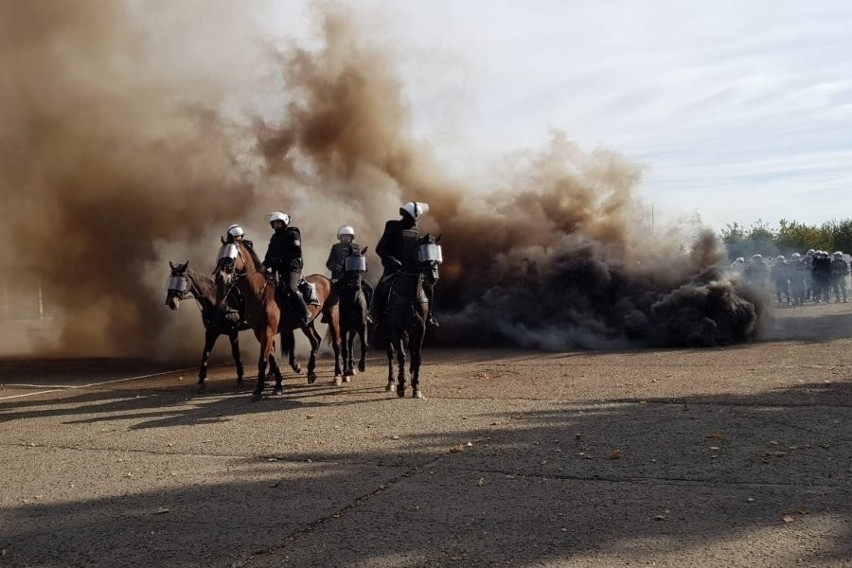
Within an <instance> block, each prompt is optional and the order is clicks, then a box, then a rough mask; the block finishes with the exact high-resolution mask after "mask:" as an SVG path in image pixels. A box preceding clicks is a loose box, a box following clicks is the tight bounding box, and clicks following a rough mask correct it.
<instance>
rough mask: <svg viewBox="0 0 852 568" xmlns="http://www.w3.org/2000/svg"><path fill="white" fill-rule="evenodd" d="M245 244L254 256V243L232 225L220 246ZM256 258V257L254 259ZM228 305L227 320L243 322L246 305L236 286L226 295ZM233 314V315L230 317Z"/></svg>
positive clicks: (237, 227)
mask: <svg viewBox="0 0 852 568" xmlns="http://www.w3.org/2000/svg"><path fill="white" fill-rule="evenodd" d="M240 243H245V244H246V245H248V246H249V250H250V251H251V253H252V255H254V249H253V248H252V247H254V243H252V242H251V241H250V240H248V239H246V238H245V231H243V228H242V227H240V226H239V225H237V224H236V223H234V224H233V225H231V226H230V227H228V230H227V231H225V236H224V237H223V238H222V244H240ZM255 258H256V257H255ZM228 304H229V305H230V306H231V313H230V314H227V315H226V317H227V318H228V319H234V318H239V319H240V320H245V313H246V303H245V300H244V299H243V295H242V294H240V289H239V287H238V286H233V287H232V288H231V290H230V292H229V293H228ZM234 309H236V312H237V313H236V314H233V310H234ZM232 314H233V315H232Z"/></svg>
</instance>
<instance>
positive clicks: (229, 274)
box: [213, 243, 248, 305]
mask: <svg viewBox="0 0 852 568" xmlns="http://www.w3.org/2000/svg"><path fill="white" fill-rule="evenodd" d="M247 256H248V255H247V254H245V252H244V251H243V250H242V245H241V244H240V243H225V244H223V245H222V246H221V248H220V249H219V253H218V254H217V256H216V268H215V269H213V274H214V275H215V280H216V287H217V291H216V304H217V305H222V304H223V303H224V302H225V298H226V297H227V296H228V292H230V290H231V288H232V287H233V286H234V285H235V284H236V281H237V278H238V277H239V276H240V275H243V274H245V273H246V257H247Z"/></svg>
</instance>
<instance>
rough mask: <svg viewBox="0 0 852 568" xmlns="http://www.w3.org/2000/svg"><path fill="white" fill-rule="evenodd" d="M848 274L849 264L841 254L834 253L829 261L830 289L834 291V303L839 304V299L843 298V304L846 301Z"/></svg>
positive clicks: (838, 252)
mask: <svg viewBox="0 0 852 568" xmlns="http://www.w3.org/2000/svg"><path fill="white" fill-rule="evenodd" d="M848 274H849V264H847V262H846V260H845V259H844V258H843V253H842V252H841V251H837V252H835V253H834V259H832V261H831V287H832V289H833V290H834V303H835V304H839V303H840V298H843V303H844V304H845V303H846V302H847V300H846V276H847V275H848Z"/></svg>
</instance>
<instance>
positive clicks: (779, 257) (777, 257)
mask: <svg viewBox="0 0 852 568" xmlns="http://www.w3.org/2000/svg"><path fill="white" fill-rule="evenodd" d="M775 260H777V261H778V262H783V261H785V260H787V259H786V258H784V255H783V254H779V255H778V256H776V257H775Z"/></svg>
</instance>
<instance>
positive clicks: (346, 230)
mask: <svg viewBox="0 0 852 568" xmlns="http://www.w3.org/2000/svg"><path fill="white" fill-rule="evenodd" d="M343 235H351V236H352V238H353V239H354V238H355V229H354V228H353V227H352V225H341V227H340V228H339V229H337V238H338V239H339V238H340V237H342V236H343Z"/></svg>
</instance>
